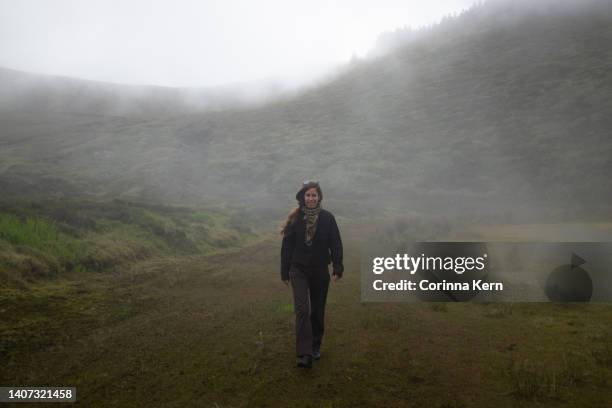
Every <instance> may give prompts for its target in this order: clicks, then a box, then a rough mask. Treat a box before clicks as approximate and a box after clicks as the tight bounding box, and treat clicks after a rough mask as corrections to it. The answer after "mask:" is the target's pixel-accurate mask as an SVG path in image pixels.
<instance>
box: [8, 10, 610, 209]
mask: <svg viewBox="0 0 612 408" xmlns="http://www.w3.org/2000/svg"><path fill="white" fill-rule="evenodd" d="M608 3H609V2H604V1H596V0H590V1H585V2H581V3H580V5H579V6H572V5H568V4H572V3H571V2H552V1H546V2H543V3H542V4H544V5H540V6H538V7H532V6H528V5H527V4H528V3H527V2H518V3H517V2H509V1H503V2H500V1H495V2H489V3H485V4H483V5H480V6H477V7H476V8H474V9H472V10H470V11H469V12H466V13H464V14H462V15H460V16H458V17H457V18H453V19H447V20H445V21H444V22H443V23H442V24H440V25H438V26H436V27H432V28H429V29H427V30H425V31H424V32H423V33H422V34H420V35H418V36H416V37H414V38H413V37H410V38H409V39H407V40H406V41H405V42H402V41H399V40H398V41H396V44H394V46H393V47H392V48H393V50H392V51H390V52H389V53H387V54H385V55H382V56H380V57H378V58H374V59H369V60H364V61H360V62H359V63H357V64H354V65H353V66H352V68H351V69H350V70H349V71H347V72H345V73H344V74H343V75H342V76H340V77H338V78H337V79H335V80H333V81H332V82H329V83H327V84H326V85H323V86H320V87H317V88H311V89H308V90H306V91H304V92H303V93H301V94H300V95H299V96H297V97H295V98H293V99H291V100H284V101H278V102H276V103H271V104H268V105H265V106H262V107H258V108H251V109H248V108H243V109H233V110H231V111H230V110H228V111H218V112H208V113H193V112H190V111H188V110H186V111H185V114H183V115H178V114H176V115H174V116H172V117H171V118H170V117H165V118H163V119H162V118H159V117H156V116H155V115H151V116H150V117H148V118H147V119H146V120H144V119H143V118H142V117H140V118H139V117H113V116H108V115H94V114H91V113H90V112H89V113H80V112H78V111H77V112H74V111H72V110H70V109H66V110H63V111H62V110H39V113H31V111H30V107H29V106H18V108H15V109H11V110H5V111H2V112H0V115H1V116H0V117H1V123H2V128H3V132H2V136H1V139H0V143H1V145H2V150H1V153H0V185H1V186H2V190H3V191H5V192H8V193H10V194H19V195H21V194H49V193H53V194H54V195H66V194H67V195H82V194H90V195H98V196H109V195H110V196H119V197H137V198H155V199H161V200H168V201H194V200H211V199H217V200H240V201H242V200H251V201H249V203H251V204H253V205H256V206H257V205H267V204H268V203H274V202H278V205H280V206H286V205H287V203H289V202H291V200H290V199H291V196H292V194H293V193H294V191H295V189H296V186H297V185H299V184H300V183H301V181H302V180H304V179H318V180H320V181H321V183H322V185H323V188H324V192H326V193H327V197H326V200H327V199H328V198H329V200H328V201H331V203H332V204H341V203H347V202H348V200H357V201H356V204H355V205H354V206H353V207H357V208H359V207H362V208H369V207H374V206H377V207H389V208H402V209H404V210H406V211H413V210H420V211H428V212H434V213H437V212H441V211H445V212H447V213H449V212H450V213H451V214H452V211H456V212H457V213H463V212H482V211H485V212H489V213H513V212H516V213H519V212H521V211H522V210H526V209H528V210H529V211H533V212H537V211H544V212H546V213H556V212H557V211H559V212H565V213H566V214H567V212H570V213H576V214H589V213H592V212H595V211H597V212H602V211H609V210H610V204H609V203H610V202H611V201H610V200H611V199H612V185H611V184H610V182H609V175H610V173H611V170H612V139H611V138H610V130H612V116H610V112H612V93H611V92H610V90H612V75H611V74H610V72H612V71H611V68H612V6H610V5H609V4H608ZM402 44H403V45H402ZM47 86H60V85H59V83H58V84H57V85H54V84H48V85H47ZM62 86H63V85H62ZM81 97H82V98H83V99H82V101H85V100H87V95H85V94H84V95H82V96H81ZM92 100H94V99H92ZM41 103H42V102H41ZM81 103H83V102H81ZM122 109H123V108H122ZM134 109H138V108H134ZM169 109H170V108H169ZM102 111H103V112H108V111H105V110H104V109H102Z"/></svg>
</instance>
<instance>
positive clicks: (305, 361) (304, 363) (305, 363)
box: [297, 354, 312, 368]
mask: <svg viewBox="0 0 612 408" xmlns="http://www.w3.org/2000/svg"><path fill="white" fill-rule="evenodd" d="M297 366H298V367H302V368H312V356H311V355H310V354H306V355H304V356H300V357H299V358H298V363H297Z"/></svg>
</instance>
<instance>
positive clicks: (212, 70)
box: [0, 0, 475, 86]
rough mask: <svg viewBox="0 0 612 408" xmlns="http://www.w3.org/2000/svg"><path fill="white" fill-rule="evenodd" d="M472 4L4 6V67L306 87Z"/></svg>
mask: <svg viewBox="0 0 612 408" xmlns="http://www.w3.org/2000/svg"><path fill="white" fill-rule="evenodd" d="M474 2H475V1H474V0H436V1H417V0H369V1H362V0H340V1H323V0H310V1H304V0H301V1H293V0H222V1H206V0H200V1H196V0H172V1H171V0H123V1H120V0H0V66H3V67H7V68H13V69H19V70H25V71H30V72H42V73H49V74H55V75H64V76H72V77H79V78H86V79H94V80H100V81H108V82H117V83H129V84H154V85H165V86H215V85H221V84H228V83H236V82H252V81H256V80H262V79H264V80H270V79H279V80H281V81H285V82H286V81H300V82H301V81H304V80H306V79H307V78H312V77H316V76H318V75H320V74H321V73H323V72H325V71H326V70H327V69H330V68H331V67H333V66H337V65H339V64H342V63H345V62H347V61H348V60H349V59H350V58H351V56H352V55H353V54H355V55H357V56H360V57H362V56H364V55H365V54H366V53H367V52H368V51H369V50H370V49H371V48H372V47H373V46H374V43H375V41H376V38H377V36H378V34H380V33H381V32H383V31H389V30H394V29H396V28H398V27H404V26H409V27H413V28H416V27H420V26H423V25H428V24H431V23H434V22H437V21H439V19H440V18H441V17H443V16H444V15H447V14H454V13H457V12H460V11H461V10H463V9H465V8H467V7H469V6H470V5H471V4H472V3H474Z"/></svg>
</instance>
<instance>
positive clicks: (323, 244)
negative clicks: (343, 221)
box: [281, 209, 344, 280]
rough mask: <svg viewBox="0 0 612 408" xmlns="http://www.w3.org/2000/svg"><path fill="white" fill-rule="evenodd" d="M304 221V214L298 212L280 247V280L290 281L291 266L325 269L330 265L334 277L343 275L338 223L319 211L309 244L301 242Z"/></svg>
mask: <svg viewBox="0 0 612 408" xmlns="http://www.w3.org/2000/svg"><path fill="white" fill-rule="evenodd" d="M305 234H306V221H304V212H302V211H300V212H299V213H298V215H297V217H296V218H295V221H294V222H293V224H292V225H290V226H289V227H288V228H287V231H286V232H285V236H284V237H283V245H282V248H281V279H282V280H289V269H290V268H291V265H292V264H294V265H301V266H327V265H329V264H330V263H331V264H332V265H333V270H334V271H333V274H334V275H338V277H341V276H342V273H343V272H344V266H343V264H342V239H341V238H340V231H339V230H338V224H336V219H335V218H334V216H333V214H332V213H330V212H329V211H327V210H324V209H321V212H320V213H319V220H318V222H317V231H316V232H315V236H314V238H313V239H312V245H311V246H308V245H306V243H305V242H304V240H305Z"/></svg>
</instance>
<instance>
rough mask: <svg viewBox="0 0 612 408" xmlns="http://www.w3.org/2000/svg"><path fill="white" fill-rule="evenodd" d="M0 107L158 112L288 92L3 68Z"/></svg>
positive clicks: (277, 87) (266, 86) (246, 102)
mask: <svg viewBox="0 0 612 408" xmlns="http://www.w3.org/2000/svg"><path fill="white" fill-rule="evenodd" d="M0 83H1V84H2V85H3V86H2V87H1V88H0V111H8V112H13V111H26V112H30V113H36V114H44V113H49V112H52V113H62V114H63V113H76V114H91V115H105V116H121V117H140V118H142V117H151V116H153V117H156V116H157V117H158V116H160V115H165V116H167V115H176V114H185V113H196V112H203V111H207V110H219V109H227V108H235V107H237V106H250V105H254V104H257V103H261V102H262V101H265V100H266V99H267V98H271V97H277V96H279V95H282V94H285V93H289V90H288V89H285V86H283V85H282V84H280V83H274V82H267V83H263V84H256V83H243V84H231V85H226V86H217V87H208V88H171V87H163V86H144V85H121V84H112V83H105V82H97V81H88V80H83V79H76V78H68V77H61V76H52V75H41V74H32V73H26V72H21V71H16V70H13V69H7V68H0Z"/></svg>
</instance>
